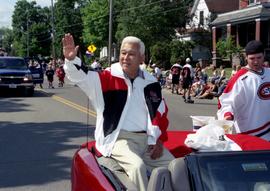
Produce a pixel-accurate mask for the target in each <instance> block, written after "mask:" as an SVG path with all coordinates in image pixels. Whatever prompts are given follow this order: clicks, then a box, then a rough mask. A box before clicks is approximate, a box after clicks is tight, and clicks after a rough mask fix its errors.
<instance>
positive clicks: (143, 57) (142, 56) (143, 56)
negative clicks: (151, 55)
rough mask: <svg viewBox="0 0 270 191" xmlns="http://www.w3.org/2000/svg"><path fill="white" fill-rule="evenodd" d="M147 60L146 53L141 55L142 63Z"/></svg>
mask: <svg viewBox="0 0 270 191" xmlns="http://www.w3.org/2000/svg"><path fill="white" fill-rule="evenodd" d="M144 60H145V55H141V63H143V62H144Z"/></svg>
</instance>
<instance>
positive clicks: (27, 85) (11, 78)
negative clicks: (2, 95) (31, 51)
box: [0, 57, 34, 96]
mask: <svg viewBox="0 0 270 191" xmlns="http://www.w3.org/2000/svg"><path fill="white" fill-rule="evenodd" d="M0 89H14V90H19V91H20V92H22V93H23V94H24V95H27V96H33V94H34V83H33V78H32V74H31V71H30V70H29V68H28V66H27V63H26V62H25V60H24V59H23V58H21V57H0Z"/></svg>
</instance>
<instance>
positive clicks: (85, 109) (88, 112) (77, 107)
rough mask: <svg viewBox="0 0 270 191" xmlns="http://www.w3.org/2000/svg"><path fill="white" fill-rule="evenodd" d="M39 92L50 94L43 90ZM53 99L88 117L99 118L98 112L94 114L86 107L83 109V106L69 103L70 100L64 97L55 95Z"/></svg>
mask: <svg viewBox="0 0 270 191" xmlns="http://www.w3.org/2000/svg"><path fill="white" fill-rule="evenodd" d="M38 90H39V91H42V92H44V93H45V94H48V92H46V91H45V90H43V89H38ZM51 98H52V99H54V100H56V101H58V102H61V103H63V104H65V105H68V106H69V107H72V108H74V109H76V110H79V111H81V112H83V113H87V114H88V115H90V116H92V117H97V114H96V112H94V111H92V110H90V109H87V108H86V107H83V106H81V105H78V104H76V103H74V102H72V101H69V100H67V99H65V98H63V97H60V96H56V95H53V96H51Z"/></svg>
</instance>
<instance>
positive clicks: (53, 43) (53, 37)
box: [51, 0, 55, 59]
mask: <svg viewBox="0 0 270 191" xmlns="http://www.w3.org/2000/svg"><path fill="white" fill-rule="evenodd" d="M51 14H52V15H51V25H52V33H51V37H52V57H53V59H55V46H54V45H55V27H54V4H53V0H51Z"/></svg>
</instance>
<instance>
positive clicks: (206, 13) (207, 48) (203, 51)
mask: <svg viewBox="0 0 270 191" xmlns="http://www.w3.org/2000/svg"><path fill="white" fill-rule="evenodd" d="M238 8H239V1H238V0H194V2H193V6H192V9H191V10H190V13H189V14H190V19H189V20H188V22H187V24H186V26H185V28H181V29H178V30H177V34H176V36H177V38H178V39H179V40H181V41H189V40H192V41H195V42H196V43H197V46H196V47H194V49H193V50H192V59H193V61H200V62H203V63H204V62H205V61H206V62H208V61H209V60H211V59H212V54H211V51H212V50H211V48H212V47H211V44H212V43H211V42H212V39H211V27H210V23H211V22H212V21H213V19H214V18H215V17H216V15H217V14H219V13H225V12H228V11H232V10H238Z"/></svg>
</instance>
